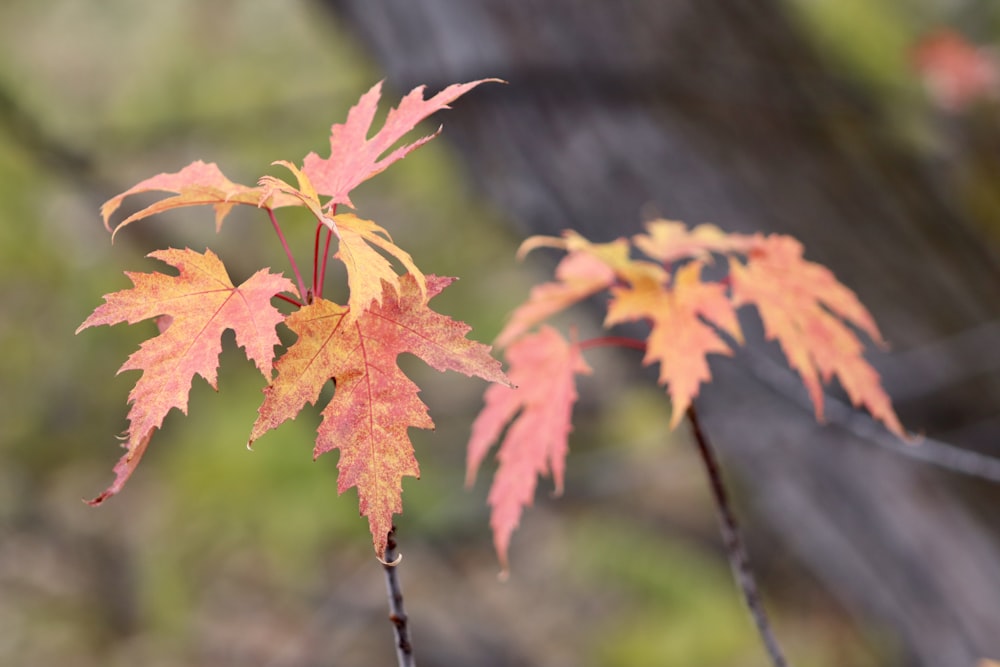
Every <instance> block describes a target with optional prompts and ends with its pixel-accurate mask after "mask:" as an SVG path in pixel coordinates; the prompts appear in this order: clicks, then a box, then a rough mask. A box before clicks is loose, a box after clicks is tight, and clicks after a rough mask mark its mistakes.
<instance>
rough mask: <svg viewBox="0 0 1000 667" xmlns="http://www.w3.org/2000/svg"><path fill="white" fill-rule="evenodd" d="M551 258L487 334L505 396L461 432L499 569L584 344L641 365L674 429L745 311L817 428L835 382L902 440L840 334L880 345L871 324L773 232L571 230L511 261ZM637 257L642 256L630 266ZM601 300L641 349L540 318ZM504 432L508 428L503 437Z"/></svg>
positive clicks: (858, 354)
mask: <svg viewBox="0 0 1000 667" xmlns="http://www.w3.org/2000/svg"><path fill="white" fill-rule="evenodd" d="M544 246H548V247H554V248H558V249H560V250H563V251H565V252H566V253H567V254H566V256H565V257H564V258H563V259H562V260H561V261H560V263H559V264H558V265H557V266H556V271H555V278H556V280H555V281H553V282H549V283H544V284H542V285H538V286H536V287H535V288H534V289H533V290H532V291H531V294H530V296H529V297H528V299H527V301H526V302H525V303H524V304H523V305H521V306H520V307H519V308H517V309H516V310H515V311H514V313H513V315H512V316H511V318H510V320H509V322H508V323H507V325H506V327H505V328H504V329H503V330H502V331H501V332H500V334H499V336H498V337H497V345H498V346H501V347H506V358H507V361H508V362H509V364H510V368H509V371H508V375H509V377H510V379H511V381H512V382H513V384H514V385H516V387H517V388H516V389H513V388H510V387H506V386H501V385H494V386H492V387H490V388H489V389H488V390H487V392H486V406H485V408H484V409H483V411H482V412H481V413H480V415H479V417H478V418H477V419H476V421H475V423H474V424H473V427H472V437H471V440H470V442H469V452H468V468H467V483H468V484H471V483H472V482H473V481H474V480H475V475H476V470H477V469H478V468H479V466H480V465H481V463H482V461H483V458H484V457H485V455H486V453H487V452H488V451H489V450H490V448H491V447H492V445H493V444H494V443H495V442H496V441H497V440H499V439H500V437H501V434H502V433H504V431H505V429H506V434H505V435H504V437H503V440H502V442H501V445H500V449H499V454H498V458H499V461H500V464H499V467H498V469H497V472H496V476H495V477H494V481H493V485H492V487H491V489H490V493H489V498H488V502H489V504H490V506H491V508H492V515H491V519H490V523H491V526H492V528H493V535H494V545H495V547H496V550H497V554H498V556H499V558H500V561H501V564H502V565H503V567H504V568H505V569H506V568H507V553H508V549H509V546H510V538H511V535H512V533H513V531H514V529H515V528H516V527H517V525H518V523H519V521H520V518H521V513H522V512H523V510H524V507H525V506H527V505H530V504H531V502H532V499H533V497H534V494H535V486H536V482H537V478H538V477H539V476H547V475H549V474H551V476H552V478H553V481H554V483H555V487H556V494H559V493H561V491H562V486H563V471H564V469H565V458H566V453H567V451H568V446H567V437H568V435H569V433H570V431H571V428H572V426H571V412H572V406H573V403H574V402H575V401H576V398H577V393H576V389H575V380H576V375H580V374H589V373H590V372H591V371H590V367H589V366H588V365H587V363H586V362H585V361H584V359H583V356H582V352H583V351H584V350H585V349H586V348H589V347H595V346H597V345H619V346H626V347H635V348H640V349H642V350H644V351H645V356H644V358H643V363H644V364H653V363H658V364H659V367H660V368H659V370H660V372H659V382H660V384H663V385H666V386H667V388H668V393H669V395H670V399H671V404H672V409H673V412H672V415H671V422H670V424H671V427H674V426H676V425H677V424H678V423H679V422H680V420H681V419H682V418H683V417H684V415H685V412H686V411H687V409H688V407H689V406H690V405H691V403H692V401H693V399H694V398H695V397H696V396H697V394H698V390H699V388H700V386H701V384H702V383H704V382H707V381H709V380H710V379H711V377H710V373H709V367H708V362H707V359H706V355H708V354H723V355H729V354H731V353H732V345H733V344H741V343H742V342H743V334H742V331H741V328H740V325H739V320H738V318H737V315H736V311H737V309H738V308H739V307H741V306H744V305H752V306H755V307H756V308H757V310H758V312H759V314H760V318H761V321H762V322H763V326H764V333H765V336H766V337H767V338H769V339H772V340H775V341H777V343H778V345H779V346H780V348H781V351H782V352H783V353H784V355H785V357H786V358H787V359H788V362H789V364H790V365H791V366H792V368H793V369H794V370H795V371H796V372H798V374H799V375H800V376H801V378H802V380H803V382H804V384H805V386H806V389H807V390H808V392H809V396H810V398H811V400H812V403H813V406H814V408H815V411H816V416H817V418H818V419H820V420H822V418H823V387H822V385H823V384H824V383H829V382H831V381H832V380H833V378H835V377H836V378H837V380H839V382H840V384H841V386H842V387H843V388H844V390H845V391H846V392H847V395H848V396H849V398H850V400H851V402H852V403H853V404H854V405H855V406H859V407H864V408H866V409H867V410H868V411H869V412H870V413H871V414H872V415H873V416H874V417H875V418H876V419H878V420H880V421H882V422H883V423H884V424H885V425H886V427H887V428H889V430H891V431H892V432H893V433H896V434H897V435H899V436H900V437H903V436H905V433H904V431H903V427H902V426H901V425H900V423H899V420H898V418H897V417H896V414H895V412H894V411H893V409H892V405H891V404H890V401H889V398H888V396H887V395H886V394H885V392H884V391H883V389H882V387H881V383H880V381H879V376H878V374H877V373H876V371H875V370H874V369H873V368H872V367H871V366H870V365H869V364H868V363H867V362H866V361H865V360H864V358H863V357H862V351H863V347H864V346H863V345H862V343H861V341H860V340H859V339H858V337H857V335H856V334H855V333H854V331H853V330H852V328H851V326H853V327H856V328H857V329H859V330H861V331H863V332H864V333H865V334H867V335H868V336H869V337H871V338H872V340H874V341H876V342H878V343H883V341H882V336H881V334H880V332H879V330H878V327H877V326H876V325H875V322H874V320H873V319H872V316H871V315H870V314H869V312H868V311H867V309H865V307H864V306H863V305H862V304H861V302H860V301H859V300H858V298H857V297H856V296H855V295H854V293H853V292H852V291H851V290H849V289H848V288H847V287H845V286H844V285H842V284H841V283H840V282H838V281H837V279H836V278H835V277H834V276H833V274H832V273H831V272H830V271H829V270H828V269H826V268H825V267H823V266H820V265H819V264H815V263H813V262H809V261H807V260H805V259H804V258H803V257H802V245H801V244H800V243H799V242H798V241H796V240H795V239H793V238H791V237H789V236H784V235H780V234H772V235H769V236H764V235H761V234H754V235H745V234H726V233H723V232H722V231H721V230H719V229H718V228H717V227H715V226H713V225H709V224H704V225H699V226H697V227H694V228H693V229H689V228H688V227H686V226H685V225H684V224H682V223H679V222H673V221H667V220H656V221H653V222H650V223H649V224H648V225H647V233H645V234H638V235H636V236H634V237H633V238H632V239H631V242H630V241H629V240H627V239H618V240H616V241H613V242H611V243H600V244H595V243H591V242H590V241H588V240H587V239H585V238H583V237H582V236H580V235H579V234H577V233H575V232H571V231H570V232H566V233H565V234H564V235H563V237H562V238H555V237H533V238H530V239H528V240H527V241H525V242H524V244H522V246H521V250H520V252H519V254H521V255H523V254H526V253H527V252H529V251H531V250H532V249H535V248H538V247H544ZM633 248H634V249H636V250H638V251H639V252H640V253H641V254H642V255H644V256H645V259H637V258H634V257H633V254H634V253H633V252H632V250H633ZM715 256H722V257H723V258H724V259H725V260H726V261H727V264H728V267H727V268H728V272H727V275H726V276H725V277H724V278H722V279H720V280H708V281H706V280H704V276H703V274H704V271H705V268H706V265H707V264H709V263H711V262H713V261H714V257H715ZM601 292H607V294H608V299H607V302H606V303H607V306H606V309H607V313H606V317H605V319H604V326H605V327H606V328H612V327H614V326H615V325H618V324H622V323H625V322H634V321H645V322H648V323H649V325H650V330H649V335H648V337H647V338H646V340H644V341H640V340H629V339H622V338H617V337H608V338H601V339H595V340H589V341H582V342H579V341H576V340H575V338H574V337H573V336H571V337H569V338H567V337H565V336H563V335H562V334H560V333H559V332H558V331H557V330H556V329H555V328H553V327H551V326H549V325H543V326H541V327H540V328H538V329H537V330H535V331H533V330H534V329H535V328H536V327H538V325H540V324H542V323H543V322H544V321H545V320H546V319H548V318H549V317H551V316H552V315H555V314H556V313H559V312H560V311H562V310H565V309H566V308H568V307H570V306H572V305H573V304H575V303H577V302H579V301H581V300H583V299H586V298H589V297H591V296H593V295H595V294H599V293H601ZM508 424H509V426H508Z"/></svg>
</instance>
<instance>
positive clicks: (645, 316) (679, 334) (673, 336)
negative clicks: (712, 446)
mask: <svg viewBox="0 0 1000 667" xmlns="http://www.w3.org/2000/svg"><path fill="white" fill-rule="evenodd" d="M702 268H703V264H702V262H700V261H694V262H691V263H689V264H686V265H685V266H683V267H681V268H680V269H678V270H677V273H676V274H675V276H674V281H673V284H672V285H671V286H659V285H651V284H649V283H645V284H642V285H639V286H629V287H615V288H612V290H611V294H612V300H611V302H610V303H609V304H608V313H607V317H606V319H605V321H604V324H605V326H612V325H614V324H619V323H621V322H629V321H636V320H649V321H651V322H652V330H651V331H650V334H649V338H648V340H647V343H646V355H645V357H644V359H643V364H652V363H654V362H659V363H660V378H659V381H660V384H663V385H667V386H668V391H669V393H670V400H671V403H672V405H673V414H672V416H671V418H670V427H671V428H673V427H675V426H677V424H678V423H680V420H681V418H682V417H683V416H684V413H685V411H686V410H687V408H688V406H689V405H691V401H692V400H693V399H694V397H695V396H697V395H698V388H699V387H700V385H701V383H703V382H708V381H709V380H710V379H711V373H710V371H709V369H708V362H707V361H706V359H705V356H706V355H707V354H709V353H716V354H725V355H730V354H732V351H731V349H730V347H729V345H728V344H727V343H726V342H725V341H724V340H723V339H722V338H720V337H719V335H718V334H717V333H716V331H715V329H713V328H712V327H710V326H708V325H707V324H706V323H705V321H707V322H710V323H711V324H713V325H714V326H716V327H718V328H719V329H722V330H723V331H725V332H726V333H728V334H729V335H730V336H731V337H732V338H734V339H735V340H736V341H737V342H740V343H742V342H743V336H742V333H741V331H740V325H739V321H738V320H737V318H736V311H735V309H734V308H733V304H732V303H731V302H730V300H729V298H728V296H727V295H726V288H725V287H724V286H722V285H720V284H718V283H704V282H702V281H701V272H702ZM703 320H704V321H703Z"/></svg>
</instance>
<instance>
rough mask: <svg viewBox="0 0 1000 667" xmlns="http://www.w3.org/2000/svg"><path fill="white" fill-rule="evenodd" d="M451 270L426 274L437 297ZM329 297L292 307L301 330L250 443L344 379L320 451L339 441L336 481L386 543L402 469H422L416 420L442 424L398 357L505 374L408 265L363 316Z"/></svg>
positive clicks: (380, 548)
mask: <svg viewBox="0 0 1000 667" xmlns="http://www.w3.org/2000/svg"><path fill="white" fill-rule="evenodd" d="M451 282H452V279H451V278H441V277H437V276H428V277H427V294H428V297H434V296H436V295H437V294H439V293H440V292H441V290H443V289H444V288H445V287H447V286H448V285H449V284H450V283H451ZM347 315H348V309H347V308H345V307H344V306H340V305H337V304H335V303H333V302H331V301H327V300H325V299H317V300H316V301H315V302H313V303H312V304H309V305H307V306H304V307H303V308H302V309H300V310H298V311H296V312H294V313H292V314H291V315H289V316H288V319H287V320H286V323H287V324H288V326H289V327H290V328H291V329H292V330H293V331H294V332H295V333H296V334H297V335H298V336H299V338H298V340H297V341H296V342H295V343H294V344H293V345H292V346H291V347H290V348H289V349H288V352H287V353H286V354H285V355H284V356H282V357H281V358H280V359H279V360H278V362H277V364H276V368H277V371H278V372H277V376H276V378H275V379H274V381H273V382H272V383H271V385H270V386H268V387H267V388H265V389H264V395H265V397H264V402H263V404H262V405H261V407H260V410H259V413H258V417H257V421H256V422H255V423H254V426H253V430H252V432H251V434H250V442H251V443H252V442H253V441H254V440H256V439H257V438H259V437H260V436H261V435H263V434H264V433H266V432H267V431H269V430H271V429H273V428H275V427H276V426H278V425H279V424H281V423H283V422H285V421H287V420H289V419H292V418H294V417H295V416H296V415H297V414H298V413H299V411H300V410H301V409H302V408H303V407H304V406H305V404H306V403H311V404H315V403H316V401H317V399H318V398H319V394H320V390H321V389H322V388H323V386H324V385H325V384H326V383H327V382H329V381H330V380H333V381H334V382H335V383H336V389H335V391H334V395H333V398H332V399H331V400H330V403H329V404H328V405H327V406H326V407H325V408H324V409H323V412H322V414H323V421H322V423H321V425H320V427H319V431H318V437H317V439H316V447H315V450H314V456H317V457H318V456H320V455H321V454H323V453H325V452H328V451H330V450H331V449H339V450H340V461H339V462H338V466H337V467H338V469H339V470H340V476H339V478H338V482H337V489H338V491H339V492H341V493H343V492H344V491H346V490H347V489H349V488H351V487H357V489H358V497H359V500H360V509H361V513H362V514H363V515H364V516H367V517H368V522H369V527H370V528H371V533H372V543H373V545H374V547H375V552H376V553H377V554H378V555H379V556H380V557H381V556H382V554H383V553H384V551H385V544H386V535H387V534H388V532H389V529H390V527H391V525H392V515H393V514H398V513H399V512H400V511H402V495H401V494H402V478H403V477H406V476H412V477H418V476H419V474H420V473H419V468H418V466H417V461H416V459H415V458H414V455H413V446H412V444H411V443H410V439H409V435H408V430H409V428H410V427H411V426H412V427H416V428H425V429H429V428H433V426H434V424H433V422H432V421H431V419H430V417H429V416H428V414H427V408H426V406H425V405H424V404H423V402H421V401H420V399H419V398H418V396H417V394H418V391H419V389H418V387H417V386H416V385H415V384H413V382H412V381H410V379H409V378H407V377H406V376H405V375H404V374H403V373H402V371H401V370H400V369H399V367H398V365H397V361H396V359H397V357H398V356H399V354H401V353H403V352H408V353H410V354H413V355H415V356H417V357H419V358H420V359H422V360H424V361H425V362H426V363H427V364H428V365H430V366H431V367H432V368H435V369H437V370H440V371H445V370H453V371H459V372H461V373H464V374H466V375H470V376H472V375H476V376H479V377H481V378H484V379H486V380H489V381H492V382H501V383H506V381H507V380H506V378H505V376H504V374H503V372H502V371H501V368H500V362H499V361H497V360H495V359H493V357H491V356H490V348H489V347H488V346H486V345H483V344H481V343H477V342H475V341H471V340H468V339H467V338H466V337H465V335H466V334H467V333H468V331H469V327H468V326H467V325H465V324H464V323H461V322H456V321H454V320H452V319H450V318H448V317H446V316H444V315H441V314H439V313H436V312H434V311H433V310H431V309H430V308H429V307H428V306H427V303H426V300H425V299H424V296H423V294H422V293H421V290H420V287H419V284H418V282H417V280H416V279H415V278H414V277H413V276H411V275H409V274H405V275H403V276H402V277H401V279H400V293H399V294H398V295H397V294H396V292H395V290H393V289H392V288H391V287H390V286H388V285H387V284H384V291H383V295H382V300H381V303H378V302H372V304H371V305H370V307H369V308H368V309H366V310H365V311H364V312H363V313H362V314H361V315H360V316H358V317H356V318H349V317H348V316H347Z"/></svg>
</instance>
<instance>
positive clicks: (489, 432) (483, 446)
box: [466, 326, 591, 572]
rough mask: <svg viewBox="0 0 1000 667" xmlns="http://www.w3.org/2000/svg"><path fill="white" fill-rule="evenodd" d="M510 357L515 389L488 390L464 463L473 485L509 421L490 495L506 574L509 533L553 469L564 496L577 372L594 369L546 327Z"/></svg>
mask: <svg viewBox="0 0 1000 667" xmlns="http://www.w3.org/2000/svg"><path fill="white" fill-rule="evenodd" d="M506 356H507V361H508V362H509V363H510V370H509V371H508V373H507V374H508V377H509V378H510V381H511V382H512V383H514V385H515V388H511V387H506V386H502V385H499V384H495V385H493V386H491V387H490V388H489V389H487V390H486V396H485V401H486V405H485V407H484V408H483V410H482V412H481V413H480V414H479V416H478V417H477V418H476V421H475V422H474V423H473V425H472V437H471V438H470V440H469V447H468V464H467V466H466V484H467V485H468V486H471V485H472V484H473V483H474V482H475V478H476V471H477V470H478V469H479V466H480V465H481V464H482V461H483V459H484V458H485V456H486V453H487V452H488V451H489V450H490V448H491V447H492V446H493V444H494V443H495V442H496V441H497V440H498V439H499V438H500V434H501V433H502V432H503V430H504V428H505V427H506V426H507V424H508V423H510V428H508V429H507V434H506V436H505V437H504V439H503V442H502V443H501V445H500V450H499V452H498V453H497V458H498V459H499V460H500V466H499V468H498V469H497V472H496V475H495V476H494V478H493V485H492V486H491V487H490V494H489V499H488V502H489V504H490V507H491V508H492V512H491V514H490V526H492V528H493V544H494V546H495V547H496V551H497V555H498V557H499V558H500V564H501V566H502V567H503V569H504V571H505V572H506V571H507V569H508V561H507V552H508V549H509V547H510V538H511V535H512V534H513V532H514V529H515V528H517V525H518V523H520V521H521V513H522V512H523V511H524V508H525V507H526V506H528V505H531V504H532V502H533V499H534V496H535V487H536V485H537V478H538V476H547V475H549V474H550V473H551V475H552V480H553V482H554V483H555V492H556V494H557V495H558V494H561V493H562V490H563V476H564V470H565V466H566V464H565V462H566V454H567V452H568V451H569V448H568V446H567V438H568V437H569V433H570V431H571V430H572V424H571V416H572V411H573V404H574V403H575V402H576V399H577V393H576V381H575V375H576V374H578V373H582V374H589V373H590V372H591V371H590V367H589V366H587V363H586V362H585V361H584V360H583V357H582V356H581V354H580V348H579V347H578V346H577V345H576V344H575V343H569V342H568V341H567V340H566V339H565V338H563V337H562V336H561V335H560V334H559V332H557V331H556V330H555V329H553V328H552V327H548V326H546V327H542V328H541V329H540V330H539V331H538V332H537V333H533V334H529V335H527V336H525V337H523V338H521V339H520V340H518V341H517V342H516V343H514V344H513V345H511V346H510V348H508V349H507V354H506Z"/></svg>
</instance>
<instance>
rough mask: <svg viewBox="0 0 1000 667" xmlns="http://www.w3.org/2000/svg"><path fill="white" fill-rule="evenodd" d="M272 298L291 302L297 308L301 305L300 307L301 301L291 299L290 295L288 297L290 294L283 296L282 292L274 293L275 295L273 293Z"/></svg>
mask: <svg viewBox="0 0 1000 667" xmlns="http://www.w3.org/2000/svg"><path fill="white" fill-rule="evenodd" d="M274 298H275V299H281V300H282V301H287V302H288V303H290V304H292V305H293V306H296V307H298V308H301V307H302V304H301V303H299V302H298V301H296V300H295V299H293V298H292V297H290V296H285V295H284V294H275V295H274Z"/></svg>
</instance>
